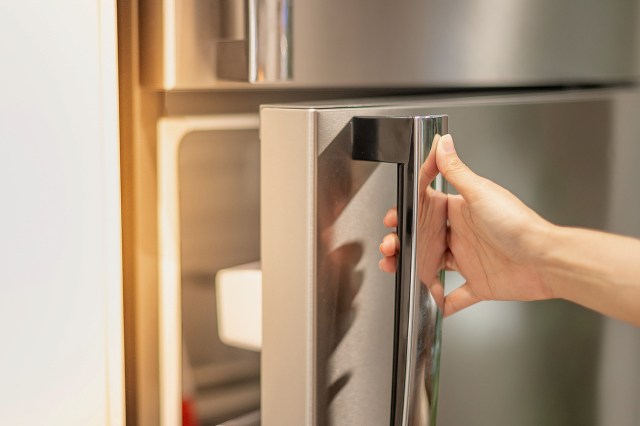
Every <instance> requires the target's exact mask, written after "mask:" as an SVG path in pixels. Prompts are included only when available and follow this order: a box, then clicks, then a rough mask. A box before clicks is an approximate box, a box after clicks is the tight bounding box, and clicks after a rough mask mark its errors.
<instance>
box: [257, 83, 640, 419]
mask: <svg viewBox="0 0 640 426" xmlns="http://www.w3.org/2000/svg"><path fill="white" fill-rule="evenodd" d="M619 93H620V92H618V91H582V92H567V91H565V92H556V93H542V94H529V95H502V96H476V97H460V98H453V97H446V98H435V97H432V98H422V99H395V100H394V99H384V100H378V101H375V100H373V101H363V100H361V101H352V102H340V103H335V104H322V105H321V104H307V105H280V106H277V105H276V106H264V107H263V108H262V111H261V131H260V132H261V157H262V158H261V197H262V198H261V209H262V212H261V218H262V219H261V220H262V224H261V230H262V231H261V232H262V236H261V257H262V266H263V283H264V284H263V285H264V290H263V352H262V367H261V375H262V376H261V380H262V383H261V409H262V422H263V424H265V425H267V426H270V425H282V424H291V425H301V424H307V425H311V424H337V425H351V424H368V425H378V424H379V425H386V424H389V418H390V400H391V389H392V382H391V378H392V364H393V362H392V361H393V301H394V285H393V281H394V278H393V277H392V276H389V275H386V274H384V273H382V272H380V271H379V270H378V260H379V257H380V255H379V252H378V244H379V242H380V241H381V239H382V238H383V236H384V235H385V234H386V232H387V231H386V230H385V229H384V227H383V226H382V224H381V220H382V217H383V216H384V214H385V212H386V211H387V209H388V208H389V207H391V206H393V205H394V204H395V202H396V184H397V182H396V167H395V166H394V165H385V164H373V163H367V162H357V161H353V160H352V159H351V146H350V138H349V135H348V132H347V131H346V130H345V129H346V128H347V127H346V126H347V124H348V123H349V121H350V120H352V119H353V117H355V116H360V117H362V116H378V117H379V116H417V115H431V114H447V115H448V116H449V120H450V129H449V130H450V131H451V133H452V134H453V135H454V137H455V139H456V145H457V148H458V151H459V152H460V154H461V156H462V158H463V159H464V160H465V161H466V162H467V163H468V164H469V165H470V166H471V167H472V168H473V169H474V170H476V171H477V172H478V173H480V174H482V175H484V176H486V177H488V178H491V179H493V180H495V181H497V182H498V183H499V184H501V185H503V186H505V187H506V188H508V189H509V190H511V191H512V192H514V193H515V194H516V195H517V196H519V197H520V198H521V199H523V200H524V201H525V202H526V203H527V204H529V205H530V206H532V207H533V208H534V209H536V210H537V211H538V212H540V213H541V214H542V215H543V216H544V217H546V218H547V219H549V220H551V221H553V222H555V223H559V224H566V225H577V226H587V227H592V228H600V229H606V228H607V224H608V222H607V215H608V198H609V195H608V194H609V190H610V187H611V184H612V183H611V175H612V173H611V168H612V167H613V166H612V164H611V161H610V157H611V152H612V150H613V149H614V146H615V145H616V140H617V139H619V138H620V135H621V134H622V133H621V131H620V128H619V126H620V125H621V124H620V120H617V117H618V116H619V115H620V110H619V109H618V108H619V106H617V104H616V102H615V99H616V96H617V95H618V94H619ZM624 125H625V126H626V127H627V128H626V130H625V131H626V133H629V130H630V129H629V128H628V127H634V126H635V127H634V128H635V129H636V130H637V132H635V134H640V129H639V128H637V127H638V124H637V123H635V122H632V121H629V120H627V121H626V122H625V123H624ZM631 133H632V134H633V131H632V132H631ZM452 278H453V280H452V281H455V277H452ZM448 290H450V289H448ZM600 333H601V319H600V317H599V316H598V315H597V314H594V313H592V312H589V311H586V310H584V309H582V308H580V307H577V306H574V305H571V304H568V303H564V302H561V301H549V302H539V303H530V304H519V303H486V304H480V305H478V306H476V307H472V308H469V309H468V310H466V311H464V312H461V313H459V314H456V315H455V316H454V317H452V318H451V319H450V320H447V321H446V322H445V324H444V340H443V345H442V350H443V352H442V369H441V372H440V409H439V411H440V412H439V415H438V417H439V418H438V424H439V425H455V424H494V425H512V424H519V425H538V424H587V425H588V424H595V419H596V418H597V416H596V411H597V397H598V384H597V377H598V368H599V364H598V354H599V345H600Z"/></svg>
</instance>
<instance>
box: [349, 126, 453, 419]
mask: <svg viewBox="0 0 640 426" xmlns="http://www.w3.org/2000/svg"><path fill="white" fill-rule="evenodd" d="M447 132H448V117H447V116H446V115H438V116H418V117H355V118H353V119H352V120H351V139H352V158H353V159H354V160H365V161H377V162H385V163H396V164H398V196H397V199H398V228H397V229H398V237H399V239H400V251H399V254H398V256H397V272H396V293H395V314H394V350H393V373H392V380H393V382H392V395H391V398H392V401H391V424H392V425H434V424H435V420H436V412H437V390H438V370H439V360H440V341H441V329H442V308H443V301H444V287H443V285H444V276H443V274H442V272H441V271H440V265H441V262H440V261H441V259H442V256H443V255H444V251H445V250H446V195H444V189H445V188H444V186H445V182H444V180H443V179H442V177H441V176H440V175H438V176H437V177H436V178H435V179H434V180H433V181H432V182H429V185H427V182H426V176H425V175H424V174H423V173H422V171H423V167H424V166H425V160H426V159H427V156H428V154H429V151H430V149H431V146H432V145H433V143H434V142H437V139H438V138H439V137H440V135H443V134H446V133H447ZM429 188H430V189H429Z"/></svg>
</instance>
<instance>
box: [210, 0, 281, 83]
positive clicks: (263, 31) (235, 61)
mask: <svg viewBox="0 0 640 426" xmlns="http://www.w3.org/2000/svg"><path fill="white" fill-rule="evenodd" d="M291 1H292V0H250V1H249V2H248V4H247V5H246V7H244V6H245V5H244V4H243V2H239V3H240V4H238V2H237V1H236V0H233V1H232V0H229V1H228V2H227V3H223V4H222V6H223V7H222V12H223V17H227V18H228V19H229V18H230V19H229V20H230V21H231V22H233V23H234V25H232V26H231V27H230V28H225V27H223V28H222V30H223V31H222V34H221V35H222V40H217V43H216V48H217V51H216V55H217V60H216V73H217V77H218V78H220V79H226V80H240V81H249V82H251V83H277V82H283V81H287V80H290V79H291V78H292V76H293V73H292V62H291V61H292V40H291V34H292V22H291ZM245 19H246V24H247V25H245ZM223 22H224V20H223Z"/></svg>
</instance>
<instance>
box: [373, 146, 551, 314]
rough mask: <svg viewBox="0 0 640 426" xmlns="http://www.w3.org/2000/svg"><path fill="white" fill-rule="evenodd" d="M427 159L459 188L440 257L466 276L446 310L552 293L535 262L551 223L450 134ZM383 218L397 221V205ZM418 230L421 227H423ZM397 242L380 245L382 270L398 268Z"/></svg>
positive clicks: (450, 203)
mask: <svg viewBox="0 0 640 426" xmlns="http://www.w3.org/2000/svg"><path fill="white" fill-rule="evenodd" d="M432 156H435V162H434V161H433V158H432ZM427 162H431V163H435V164H436V165H437V169H438V170H439V171H440V173H442V175H443V176H444V177H445V179H446V180H447V181H448V182H449V184H451V185H453V187H454V188H455V189H456V190H457V191H458V193H459V194H460V195H448V196H447V218H448V221H449V228H448V230H447V250H446V251H445V252H444V255H443V256H442V262H441V263H442V264H443V266H444V267H446V269H449V270H455V271H458V272H459V273H460V274H461V275H462V276H463V277H464V278H465V280H466V282H465V284H463V285H462V286H461V287H459V288H457V289H456V290H454V291H453V292H451V293H449V294H448V295H447V296H446V298H445V303H444V315H445V316H448V315H451V314H453V313H455V312H457V311H459V310H461V309H464V308H466V307H468V306H471V305H473V304H475V303H477V302H479V301H481V300H540V299H548V298H551V297H553V292H552V291H551V290H550V289H549V288H547V287H546V286H545V283H544V281H543V279H542V276H541V274H540V273H539V271H538V268H537V264H536V260H537V259H540V258H541V255H540V254H541V252H542V251H543V250H544V248H545V246H546V240H547V238H548V235H549V233H550V232H551V229H552V228H553V225H551V224H550V223H548V222H547V221H545V220H544V219H542V218H541V217H540V216H538V215H537V214H536V213H535V212H534V211H533V210H531V209H529V208H528V207H527V206H526V205H524V204H523V203H522V202H521V201H520V200H518V198H516V197H515V196H514V195H513V194H511V193H510V192H509V191H507V190H506V189H504V188H502V187H500V186H498V185H496V184H495V183H493V182H491V181H489V180H487V179H484V178H482V177H480V176H478V175H476V174H475V173H473V172H472V171H471V170H470V169H469V168H468V167H467V166H466V165H465V164H464V163H463V162H462V161H461V160H460V158H458V155H457V154H456V151H455V148H454V145H453V139H452V138H451V136H450V135H445V136H443V137H442V138H441V139H440V141H439V142H437V147H436V149H434V150H432V151H431V153H430V154H429V158H427V160H426V161H425V163H427ZM384 224H385V225H386V226H388V227H395V226H397V212H396V211H395V209H392V210H390V211H389V212H388V213H387V215H386V216H385V218H384ZM419 232H423V231H422V230H420V228H419ZM398 248H399V241H398V237H397V235H396V234H394V233H392V234H389V235H387V236H386V237H385V238H384V240H383V242H382V244H381V245H380V251H381V252H382V254H383V255H384V258H383V259H382V260H381V261H380V268H381V269H382V270H384V271H386V272H395V262H396V260H395V259H396V257H395V255H396V253H397V251H398Z"/></svg>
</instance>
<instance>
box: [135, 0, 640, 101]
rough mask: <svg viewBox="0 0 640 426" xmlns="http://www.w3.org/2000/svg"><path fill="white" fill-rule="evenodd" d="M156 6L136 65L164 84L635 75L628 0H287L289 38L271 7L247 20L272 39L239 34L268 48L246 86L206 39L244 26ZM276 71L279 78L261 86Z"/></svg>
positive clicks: (583, 80) (190, 9)
mask: <svg viewBox="0 0 640 426" xmlns="http://www.w3.org/2000/svg"><path fill="white" fill-rule="evenodd" d="M231 3H235V2H233V1H232V2H231ZM279 3H282V4H284V3H286V2H278V1H275V0H274V1H272V0H268V1H254V0H252V1H251V2H250V4H251V5H253V6H254V7H256V8H257V9H259V7H258V6H259V5H261V4H264V5H267V6H269V5H276V6H278V4H279ZM278 7H279V6H278ZM160 8H161V5H159V4H158V2H152V1H151V0H141V19H140V23H141V26H142V30H143V35H144V37H143V39H142V43H143V47H142V49H141V51H142V52H143V55H142V57H141V65H142V78H143V82H144V84H145V85H146V86H151V87H162V88H165V89H210V88H252V87H255V88H265V87H280V88H282V87H292V88H293V87H298V88H303V87H304V88H314V87H315V88H319V87H341V88H347V87H351V88H355V87H513V86H544V85H547V86H548V85H567V84H569V85H577V84H588V83H591V84H602V83H607V82H615V81H630V80H632V79H633V77H634V76H636V77H637V76H638V74H639V69H638V67H639V66H640V58H639V57H640V49H639V41H640V40H639V39H640V32H639V31H637V27H638V22H639V19H640V11H639V10H638V2H637V1H635V0H610V1H606V2H604V1H600V2H598V1H590V2H585V1H582V0H566V1H562V2H559V1H555V0H538V1H530V0H484V1H476V0H403V1H402V2H400V3H398V2H389V1H385V0H350V1H347V2H345V1H343V0H323V1H316V2H308V1H301V0H291V6H290V16H289V15H287V17H288V18H290V19H287V20H286V22H291V23H292V29H291V34H290V36H287V37H284V36H283V34H287V31H286V28H288V26H287V25H280V24H281V23H282V21H283V19H282V16H275V15H274V14H271V15H270V16H269V17H267V18H268V19H266V20H265V21H266V22H267V27H265V26H262V27H260V28H258V27H254V28H256V31H262V32H268V33H270V34H272V36H270V37H266V38H265V37H262V38H260V39H258V38H257V37H253V36H251V35H250V34H246V35H245V39H246V40H247V41H248V42H250V40H251V38H252V37H253V38H254V41H255V43H253V46H257V48H256V52H254V53H255V54H254V55H252V54H251V53H250V51H249V53H248V55H249V57H252V58H257V57H258V56H256V55H262V53H263V52H268V54H266V55H263V56H260V58H261V59H259V60H256V61H254V63H255V64H256V66H255V67H254V68H253V71H255V74H253V73H252V75H253V77H252V78H251V80H252V81H262V82H263V83H261V84H257V85H251V84H249V83H246V82H245V83H233V82H225V81H222V80H221V79H220V78H219V77H218V76H217V75H216V71H215V70H216V61H217V60H218V59H217V57H218V55H217V52H216V44H217V42H218V41H221V40H225V39H226V40H229V39H237V38H235V37H238V35H237V29H236V28H239V27H243V25H240V24H238V25H233V23H234V22H235V21H236V20H237V18H235V17H234V18H230V17H229V15H228V14H227V13H226V12H225V9H224V8H223V10H222V12H221V11H220V8H219V3H218V2H211V1H209V0H184V1H177V0H163V2H162V8H163V10H164V11H165V13H162V14H161V13H159V12H158V10H159V9H160ZM272 9H273V8H272ZM272 9H270V10H272ZM276 9H277V7H276ZM235 10H236V9H234V15H235V14H236V13H235ZM237 10H239V11H242V10H247V9H246V8H243V7H240V8H238V9H237ZM280 10H289V9H287V8H286V7H284V8H281V9H280ZM254 15H255V14H254ZM229 21H231V22H229ZM273 23H276V25H273ZM230 25H231V26H232V27H233V30H228V29H227V27H229V26H230ZM249 28H251V27H250V26H249V27H247V28H245V33H248V31H249ZM256 35H257V33H256ZM260 40H266V41H265V42H261V41H260ZM282 40H286V43H284V42H282ZM261 43H262V44H261ZM434 58H437V60H434ZM246 59H247V63H251V62H252V60H250V59H249V58H246ZM223 60H225V61H226V60H229V58H225V59H223ZM234 62H238V61H234ZM289 69H290V70H289ZM260 70H262V71H260ZM287 70H289V71H290V72H291V74H290V75H289V71H287ZM159 71H161V72H159ZM285 71H286V72H285ZM283 72H285V73H284V74H283ZM282 75H289V76H290V78H289V79H288V81H287V82H285V83H283V84H272V83H271V84H268V81H269V80H271V81H273V80H274V79H275V78H276V77H278V76H282Z"/></svg>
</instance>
